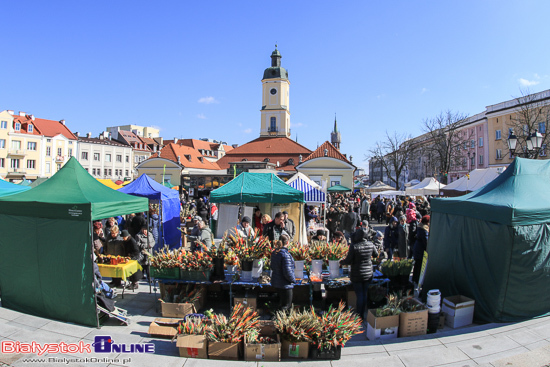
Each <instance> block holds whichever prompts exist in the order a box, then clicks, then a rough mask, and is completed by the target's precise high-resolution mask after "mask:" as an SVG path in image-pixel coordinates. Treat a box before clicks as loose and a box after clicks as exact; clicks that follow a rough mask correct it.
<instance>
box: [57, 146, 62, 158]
mask: <svg viewBox="0 0 550 367" xmlns="http://www.w3.org/2000/svg"><path fill="white" fill-rule="evenodd" d="M57 155H58V156H60V157H61V156H62V155H63V148H57Z"/></svg>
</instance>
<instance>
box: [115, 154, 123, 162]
mask: <svg viewBox="0 0 550 367" xmlns="http://www.w3.org/2000/svg"><path fill="white" fill-rule="evenodd" d="M116 161H117V162H122V155H120V154H117V155H116Z"/></svg>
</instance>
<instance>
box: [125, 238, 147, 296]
mask: <svg viewBox="0 0 550 367" xmlns="http://www.w3.org/2000/svg"><path fill="white" fill-rule="evenodd" d="M121 237H122V241H123V245H124V250H125V252H126V256H128V257H129V258H130V259H132V260H136V261H137V262H138V263H139V262H140V261H141V259H142V254H141V250H140V249H139V246H138V244H137V242H136V240H134V238H133V237H132V235H130V232H129V231H128V230H126V229H125V230H123V231H122V234H121ZM142 277H143V273H142V272H141V270H138V271H137V272H135V273H134V274H132V275H130V276H129V277H128V281H129V282H130V284H128V286H127V287H126V288H127V289H131V290H135V289H138V280H140V279H141V278H142Z"/></svg>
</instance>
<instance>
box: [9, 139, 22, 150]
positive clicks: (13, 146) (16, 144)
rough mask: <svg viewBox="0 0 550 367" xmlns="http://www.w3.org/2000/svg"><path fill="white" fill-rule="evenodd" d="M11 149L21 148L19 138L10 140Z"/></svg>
mask: <svg viewBox="0 0 550 367" xmlns="http://www.w3.org/2000/svg"><path fill="white" fill-rule="evenodd" d="M11 149H13V150H20V149H21V141H20V140H12V141H11Z"/></svg>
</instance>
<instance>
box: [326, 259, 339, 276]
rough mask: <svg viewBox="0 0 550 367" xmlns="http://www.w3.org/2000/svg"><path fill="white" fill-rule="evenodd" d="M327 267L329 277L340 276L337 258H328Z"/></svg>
mask: <svg viewBox="0 0 550 367" xmlns="http://www.w3.org/2000/svg"><path fill="white" fill-rule="evenodd" d="M328 268H329V273H330V277H331V278H338V277H339V276H340V261H338V260H329V261H328Z"/></svg>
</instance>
